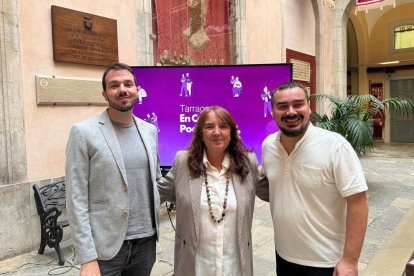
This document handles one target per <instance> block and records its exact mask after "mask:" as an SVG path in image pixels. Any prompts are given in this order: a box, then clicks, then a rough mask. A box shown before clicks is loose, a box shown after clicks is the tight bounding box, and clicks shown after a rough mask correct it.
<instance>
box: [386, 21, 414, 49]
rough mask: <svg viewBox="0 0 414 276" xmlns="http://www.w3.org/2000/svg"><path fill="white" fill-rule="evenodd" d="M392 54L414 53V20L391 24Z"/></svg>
mask: <svg viewBox="0 0 414 276" xmlns="http://www.w3.org/2000/svg"><path fill="white" fill-rule="evenodd" d="M389 31H390V49H389V52H390V54H393V53H399V52H412V51H414V19H409V20H401V21H397V22H394V23H392V24H390V28H389Z"/></svg>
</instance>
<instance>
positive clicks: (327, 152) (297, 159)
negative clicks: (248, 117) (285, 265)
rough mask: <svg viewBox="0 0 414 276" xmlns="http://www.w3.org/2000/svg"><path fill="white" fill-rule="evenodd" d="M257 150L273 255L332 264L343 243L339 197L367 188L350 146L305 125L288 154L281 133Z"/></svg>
mask: <svg viewBox="0 0 414 276" xmlns="http://www.w3.org/2000/svg"><path fill="white" fill-rule="evenodd" d="M262 152H263V168H264V173H265V175H266V176H267V178H268V179H269V196H270V208H271V213H272V218H273V225H274V236H275V246H276V251H277V253H278V254H279V255H280V256H281V257H282V258H283V259H285V260H287V261H289V262H292V263H296V264H301V265H306V266H313V267H333V266H335V265H336V263H337V261H338V260H339V259H340V258H341V256H342V253H343V248H344V241H345V231H346V221H345V219H346V201H345V198H344V197H347V196H350V195H354V194H357V193H360V192H363V191H366V190H367V189H368V188H367V184H366V181H365V178H364V174H363V171H362V167H361V164H360V162H359V160H358V156H357V155H356V153H355V151H354V149H353V148H352V147H351V145H350V144H349V143H348V141H346V140H345V138H343V137H342V136H341V135H339V134H337V133H334V132H330V131H327V130H324V129H321V128H318V127H314V126H313V125H312V124H310V125H309V127H308V129H307V131H306V133H305V135H304V136H303V138H302V139H301V140H300V141H299V142H298V143H297V144H296V146H295V149H294V150H293V151H292V152H291V154H290V155H288V154H287V152H286V151H285V149H284V148H283V146H282V144H281V143H280V131H279V132H276V133H274V134H271V135H269V136H268V137H267V138H266V139H265V141H264V142H263V146H262Z"/></svg>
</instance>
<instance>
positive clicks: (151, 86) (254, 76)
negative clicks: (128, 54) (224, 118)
mask: <svg viewBox="0 0 414 276" xmlns="http://www.w3.org/2000/svg"><path fill="white" fill-rule="evenodd" d="M133 70H134V73H135V77H136V80H137V86H138V87H141V90H139V91H138V94H139V95H141V99H140V100H139V101H137V104H136V105H135V107H134V114H135V115H136V116H138V117H139V118H141V119H143V120H145V121H147V122H150V123H153V124H155V125H157V127H158V129H159V132H158V146H159V156H160V162H161V166H172V164H173V160H174V157H175V154H176V152H177V151H179V150H183V149H186V148H188V145H189V143H190V141H191V138H192V130H193V128H194V126H195V124H196V122H197V119H198V115H199V113H200V111H202V109H203V108H204V107H207V106H212V105H219V106H222V107H224V108H226V109H227V110H228V111H229V112H230V114H231V115H232V116H233V118H234V120H235V121H236V124H237V125H238V128H239V130H240V136H241V138H242V140H243V142H244V144H245V145H246V147H247V148H248V149H252V150H254V152H255V153H256V156H257V158H258V160H259V162H260V160H261V145H262V142H263V140H264V139H265V138H266V136H268V135H269V134H271V133H273V132H275V131H277V130H278V127H277V125H276V123H275V122H274V120H273V118H272V116H271V113H270V109H266V103H265V98H266V95H265V93H264V90H266V89H265V87H267V90H268V91H269V92H271V91H272V90H273V89H275V88H276V87H277V86H279V85H280V84H281V83H283V82H287V81H291V79H292V66H291V64H260V65H231V66H185V67H141V66H135V67H133ZM183 75H184V76H183ZM237 79H238V80H237ZM269 105H270V104H269Z"/></svg>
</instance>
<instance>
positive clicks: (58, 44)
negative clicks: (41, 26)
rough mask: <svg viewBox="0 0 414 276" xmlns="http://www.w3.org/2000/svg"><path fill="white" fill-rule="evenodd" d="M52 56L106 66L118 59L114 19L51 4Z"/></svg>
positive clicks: (74, 61)
mask: <svg viewBox="0 0 414 276" xmlns="http://www.w3.org/2000/svg"><path fill="white" fill-rule="evenodd" d="M52 33H53V59H54V60H55V61H63V62H73V63H81V64H91V65H102V66H108V65H110V64H111V63H114V62H117V61H118V38H117V22H116V20H114V19H110V18H106V17H102V16H97V15H94V14H89V13H84V12H79V11H74V10H70V9H66V8H62V7H58V6H52Z"/></svg>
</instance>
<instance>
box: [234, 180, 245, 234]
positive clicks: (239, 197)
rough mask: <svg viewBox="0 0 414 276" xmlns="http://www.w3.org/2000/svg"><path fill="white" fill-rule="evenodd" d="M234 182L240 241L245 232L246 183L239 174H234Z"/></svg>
mask: <svg viewBox="0 0 414 276" xmlns="http://www.w3.org/2000/svg"><path fill="white" fill-rule="evenodd" d="M231 178H232V182H233V187H234V193H235V194H236V201H237V211H236V214H237V238H238V240H239V241H241V240H242V232H243V229H242V228H243V217H244V216H243V215H244V214H243V210H244V209H245V204H246V199H245V194H244V189H243V187H245V186H246V185H244V183H243V184H242V183H241V179H240V177H239V176H238V175H237V174H232V177H231Z"/></svg>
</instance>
